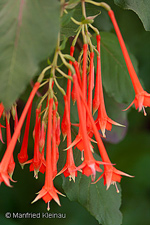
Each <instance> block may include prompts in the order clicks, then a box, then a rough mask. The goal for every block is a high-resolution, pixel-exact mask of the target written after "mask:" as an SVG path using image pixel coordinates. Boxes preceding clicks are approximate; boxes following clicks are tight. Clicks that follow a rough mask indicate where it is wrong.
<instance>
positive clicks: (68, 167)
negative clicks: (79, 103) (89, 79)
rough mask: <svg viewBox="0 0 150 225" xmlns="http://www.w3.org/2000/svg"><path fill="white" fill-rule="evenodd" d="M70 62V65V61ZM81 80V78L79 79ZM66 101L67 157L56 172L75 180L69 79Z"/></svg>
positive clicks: (77, 69)
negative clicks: (62, 166) (61, 167)
mask: <svg viewBox="0 0 150 225" xmlns="http://www.w3.org/2000/svg"><path fill="white" fill-rule="evenodd" d="M73 51H74V48H72V46H71V48H70V55H71V56H73ZM70 64H71V65H72V62H71V61H70ZM74 67H75V70H76V73H78V77H80V72H79V68H78V63H77V62H76V63H74ZM68 75H69V76H71V71H70V70H69V71H68ZM80 82H81V80H80ZM66 95H67V101H66V122H67V123H68V132H67V147H68V150H67V159H66V164H65V166H64V168H63V169H62V170H61V171H60V172H59V173H58V174H61V173H63V174H64V176H65V177H69V179H70V180H71V178H72V179H73V181H74V182H75V177H76V176H77V171H76V166H75V163H74V158H73V151H72V148H70V147H69V146H70V145H71V127H70V124H71V122H70V97H71V81H70V80H69V79H68V81H67V92H66Z"/></svg>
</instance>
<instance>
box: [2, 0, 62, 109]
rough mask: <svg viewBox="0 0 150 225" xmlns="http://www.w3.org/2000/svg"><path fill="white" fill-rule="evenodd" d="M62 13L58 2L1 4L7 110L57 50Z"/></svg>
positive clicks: (3, 85) (3, 86)
mask: <svg viewBox="0 0 150 225" xmlns="http://www.w3.org/2000/svg"><path fill="white" fill-rule="evenodd" d="M59 14H60V7H59V2H58V1H55V0H51V1H46V0H43V1H42V2H41V1H40V0H37V1H36V2H35V1H30V0H26V1H24V0H19V1H15V0H12V1H9V0H2V1H1V3H0V17H1V19H0V40H1V44H0V52H1V53H2V54H1V55H0V80H1V82H0V101H2V102H3V104H4V106H5V107H6V109H9V108H10V107H11V105H12V104H13V102H14V101H15V100H16V99H17V98H19V96H20V94H21V93H22V92H23V91H25V88H26V86H27V85H28V83H29V82H30V81H31V79H32V78H33V77H34V76H35V75H36V73H38V72H39V64H40V63H41V62H42V61H43V60H46V59H47V57H48V56H49V55H50V54H51V53H52V51H53V50H54V48H55V45H56V41H57V36H58V32H59ZM40 72H41V71H40Z"/></svg>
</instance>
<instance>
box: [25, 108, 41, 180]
mask: <svg viewBox="0 0 150 225" xmlns="http://www.w3.org/2000/svg"><path fill="white" fill-rule="evenodd" d="M40 112H41V108H39V109H36V119H35V120H36V121H35V139H34V156H33V159H31V160H28V161H27V162H25V163H24V165H25V164H28V163H30V171H34V177H35V178H36V179H37V178H38V172H39V171H40V172H41V173H44V172H45V169H44V168H45V162H44V161H43V158H42V154H41V152H40V150H39V138H40V117H39V114H40Z"/></svg>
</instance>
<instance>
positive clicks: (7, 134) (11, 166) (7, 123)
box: [6, 115, 15, 178]
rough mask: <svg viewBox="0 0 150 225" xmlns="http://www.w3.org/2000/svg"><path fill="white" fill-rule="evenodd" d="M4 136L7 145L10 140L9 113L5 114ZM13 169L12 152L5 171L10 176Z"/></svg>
mask: <svg viewBox="0 0 150 225" xmlns="http://www.w3.org/2000/svg"><path fill="white" fill-rule="evenodd" d="M6 137H7V147H8V145H9V143H10V141H11V131H10V121H9V115H6ZM14 169H15V161H14V157H13V154H12V156H11V158H10V161H9V164H8V168H7V172H8V174H9V176H10V177H11V178H12V175H13V172H14Z"/></svg>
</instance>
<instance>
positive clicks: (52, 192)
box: [32, 98, 62, 210]
mask: <svg viewBox="0 0 150 225" xmlns="http://www.w3.org/2000/svg"><path fill="white" fill-rule="evenodd" d="M52 107H53V99H52V98H50V100H49V112H48V131H47V137H48V138H47V150H46V173H45V184H44V186H43V187H42V189H41V190H40V191H39V194H38V195H37V197H36V198H35V199H34V200H33V201H32V203H34V202H36V201H37V200H39V199H40V198H42V199H43V200H44V201H45V203H48V208H47V209H48V210H49V209H50V207H49V203H50V201H51V200H52V199H54V200H55V201H56V202H57V204H58V205H60V201H59V198H58V194H60V195H62V194H61V193H60V192H59V191H57V190H56V188H55V187H54V184H53V172H52V157H51V138H52Z"/></svg>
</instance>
